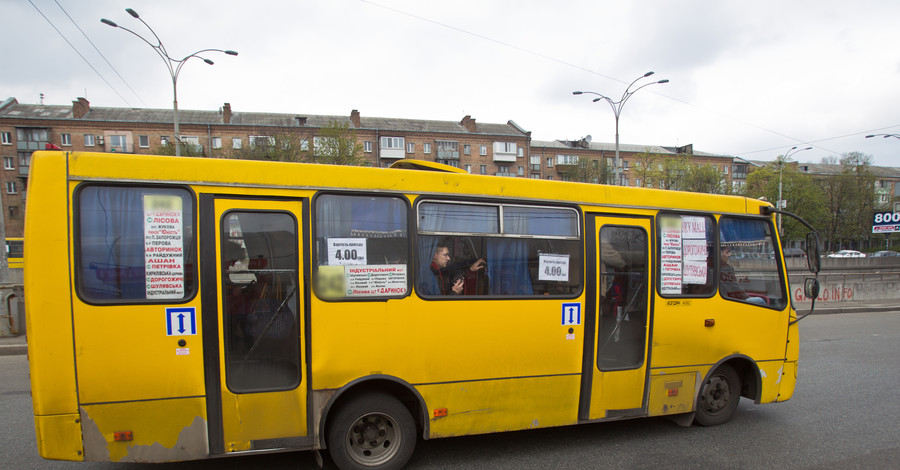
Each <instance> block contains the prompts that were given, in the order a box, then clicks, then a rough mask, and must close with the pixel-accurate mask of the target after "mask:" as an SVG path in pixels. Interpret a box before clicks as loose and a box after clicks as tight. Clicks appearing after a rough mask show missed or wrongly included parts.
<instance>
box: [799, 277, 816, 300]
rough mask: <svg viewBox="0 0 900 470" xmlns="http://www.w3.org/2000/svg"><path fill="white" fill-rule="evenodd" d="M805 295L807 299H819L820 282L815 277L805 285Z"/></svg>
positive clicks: (806, 281)
mask: <svg viewBox="0 0 900 470" xmlns="http://www.w3.org/2000/svg"><path fill="white" fill-rule="evenodd" d="M803 295H805V296H806V298H807V299H816V298H818V297H819V280H818V279H816V278H814V277H808V278H806V280H805V281H804V283H803Z"/></svg>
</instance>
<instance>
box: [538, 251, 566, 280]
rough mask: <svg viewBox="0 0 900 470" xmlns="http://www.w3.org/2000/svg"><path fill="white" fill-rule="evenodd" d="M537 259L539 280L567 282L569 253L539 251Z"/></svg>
mask: <svg viewBox="0 0 900 470" xmlns="http://www.w3.org/2000/svg"><path fill="white" fill-rule="evenodd" d="M538 260H539V261H538V280H539V281H557V282H568V280H569V255H566V254H550V253H541V254H540V255H539V256H538Z"/></svg>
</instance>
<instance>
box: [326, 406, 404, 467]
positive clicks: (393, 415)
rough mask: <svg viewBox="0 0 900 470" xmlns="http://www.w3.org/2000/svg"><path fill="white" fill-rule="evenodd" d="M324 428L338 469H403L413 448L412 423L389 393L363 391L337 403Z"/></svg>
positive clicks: (330, 451) (329, 450)
mask: <svg viewBox="0 0 900 470" xmlns="http://www.w3.org/2000/svg"><path fill="white" fill-rule="evenodd" d="M335 413H336V414H335V416H334V418H333V421H332V422H331V425H330V426H329V428H328V433H327V435H326V439H327V441H328V453H329V455H331V459H332V460H334V463H335V464H336V465H337V466H338V467H339V468H341V469H342V470H348V469H376V468H377V469H393V468H403V466H404V465H406V462H407V461H408V460H409V458H410V457H411V456H412V453H413V450H414V449H415V447H416V423H415V422H414V421H413V418H412V415H410V413H409V410H408V409H406V407H405V406H403V403H400V401H399V400H397V399H396V398H394V397H393V396H391V395H388V394H383V393H377V394H367V395H364V396H361V397H358V398H357V399H354V400H353V401H351V402H349V403H346V404H345V405H344V406H341V407H340V409H338V410H337V411H336V412H335Z"/></svg>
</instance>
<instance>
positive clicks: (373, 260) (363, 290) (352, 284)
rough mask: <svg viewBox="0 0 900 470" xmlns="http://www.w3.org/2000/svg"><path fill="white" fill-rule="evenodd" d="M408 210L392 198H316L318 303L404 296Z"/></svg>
mask: <svg viewBox="0 0 900 470" xmlns="http://www.w3.org/2000/svg"><path fill="white" fill-rule="evenodd" d="M408 217H409V206H408V204H407V201H406V200H405V199H403V198H400V197H394V196H369V195H343V194H341V195H337V194H322V195H319V196H318V197H317V198H316V199H315V220H316V225H315V228H314V230H315V256H316V259H315V263H314V270H313V272H314V285H315V292H316V295H318V296H319V297H320V298H324V299H342V298H348V297H356V298H366V297H368V298H384V297H394V298H396V297H403V296H405V295H406V294H407V293H408V291H409V276H408V263H409V243H408V239H409V234H408V228H407V226H408V223H407V219H408Z"/></svg>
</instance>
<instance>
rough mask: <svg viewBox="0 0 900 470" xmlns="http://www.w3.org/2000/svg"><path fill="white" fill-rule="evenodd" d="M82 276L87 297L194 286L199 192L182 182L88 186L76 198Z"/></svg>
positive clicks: (134, 298)
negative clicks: (175, 184)
mask: <svg viewBox="0 0 900 470" xmlns="http://www.w3.org/2000/svg"><path fill="white" fill-rule="evenodd" d="M76 204H77V207H76V233H75V243H76V244H77V250H78V252H77V255H76V258H77V259H76V264H77V267H76V270H77V272H76V282H77V285H78V292H79V295H80V296H81V298H82V299H83V300H85V301H87V302H99V303H105V302H109V303H119V302H139V301H151V302H152V301H168V302H172V301H180V300H185V299H188V298H190V297H192V296H193V292H194V282H193V280H194V266H195V264H194V253H193V249H192V247H193V246H194V231H193V220H194V214H193V198H192V197H191V194H190V193H189V192H188V191H186V190H184V189H179V188H149V187H125V186H94V185H92V186H87V187H84V188H83V189H81V190H80V191H79V192H78V195H77V199H76Z"/></svg>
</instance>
